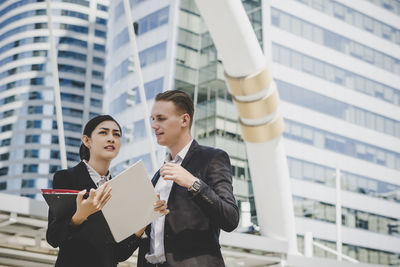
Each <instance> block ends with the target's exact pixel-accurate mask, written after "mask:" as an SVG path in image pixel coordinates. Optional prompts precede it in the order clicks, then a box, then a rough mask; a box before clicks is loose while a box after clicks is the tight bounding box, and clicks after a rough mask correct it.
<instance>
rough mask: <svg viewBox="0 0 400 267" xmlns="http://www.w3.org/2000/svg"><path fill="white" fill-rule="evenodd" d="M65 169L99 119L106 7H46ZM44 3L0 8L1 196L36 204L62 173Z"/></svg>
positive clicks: (82, 0) (26, 1) (73, 3)
mask: <svg viewBox="0 0 400 267" xmlns="http://www.w3.org/2000/svg"><path fill="white" fill-rule="evenodd" d="M51 8H52V11H51V12H52V14H51V15H52V21H53V32H54V38H55V44H56V50H57V55H58V57H57V63H58V70H59V82H60V87H61V101H62V111H63V119H64V131H65V142H66V150H67V160H68V166H72V165H74V164H75V163H77V162H78V161H79V155H78V148H79V145H80V136H81V132H82V124H84V123H85V122H86V121H87V120H88V119H89V118H90V117H92V116H94V115H96V114H99V113H101V110H102V97H103V72H104V55H105V38H106V24H107V19H108V13H107V12H108V1H97V0H96V1H86V0H55V1H52V3H51ZM47 21H48V19H47V14H46V2H45V1H43V0H16V1H14V0H10V1H4V0H1V1H0V191H1V192H5V193H11V194H20V195H23V196H29V197H32V198H35V197H36V196H39V195H37V193H39V189H40V188H47V187H49V186H51V180H52V173H54V172H55V171H56V170H57V169H59V168H60V165H61V163H60V152H59V145H58V134H57V124H56V116H55V106H54V91H53V78H52V72H53V70H52V67H51V64H50V63H51V62H50V58H49V57H50V53H49V49H50V44H49V32H48V23H47Z"/></svg>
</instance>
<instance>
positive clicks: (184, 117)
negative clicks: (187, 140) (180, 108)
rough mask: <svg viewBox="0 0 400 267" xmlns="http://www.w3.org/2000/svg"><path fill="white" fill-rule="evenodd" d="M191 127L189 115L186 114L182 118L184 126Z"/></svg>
mask: <svg viewBox="0 0 400 267" xmlns="http://www.w3.org/2000/svg"><path fill="white" fill-rule="evenodd" d="M189 125H190V116H189V114H187V113H185V114H183V116H182V126H184V127H186V126H189Z"/></svg>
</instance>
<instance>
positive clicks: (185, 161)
mask: <svg viewBox="0 0 400 267" xmlns="http://www.w3.org/2000/svg"><path fill="white" fill-rule="evenodd" d="M198 146H199V144H198V143H197V142H196V140H194V139H193V142H192V144H191V145H190V147H189V150H188V152H187V153H186V156H185V158H184V159H183V161H182V164H181V166H182V167H183V168H185V169H186V167H187V165H188V164H189V162H190V159H191V158H192V156H193V155H194V152H195V151H196V149H197V147H198ZM177 186H178V185H177V184H176V183H174V184H173V185H172V188H171V192H170V194H169V197H168V203H169V202H170V201H169V200H170V198H171V196H172V195H173V192H174V191H175V189H176V187H177Z"/></svg>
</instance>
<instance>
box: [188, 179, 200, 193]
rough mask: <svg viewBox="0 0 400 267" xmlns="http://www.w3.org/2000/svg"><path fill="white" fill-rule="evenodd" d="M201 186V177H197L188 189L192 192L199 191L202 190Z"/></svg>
mask: <svg viewBox="0 0 400 267" xmlns="http://www.w3.org/2000/svg"><path fill="white" fill-rule="evenodd" d="M200 187H201V182H200V179H199V178H196V177H195V180H194V182H193V183H192V185H191V186H190V187H189V188H188V191H189V192H191V193H197V192H199V191H200Z"/></svg>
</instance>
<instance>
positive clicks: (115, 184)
mask: <svg viewBox="0 0 400 267" xmlns="http://www.w3.org/2000/svg"><path fill="white" fill-rule="evenodd" d="M109 185H111V187H112V190H111V198H110V200H109V201H108V202H107V203H106V204H105V205H104V207H103V209H102V212H103V215H104V218H105V219H106V221H107V223H108V226H109V227H110V230H111V233H112V234H113V236H114V239H115V241H116V242H120V241H122V240H124V239H125V238H127V237H128V236H130V235H132V234H134V233H136V232H137V231H138V230H140V229H141V228H143V227H144V226H146V225H148V224H149V223H151V222H152V221H154V220H155V219H157V218H159V217H161V213H160V212H155V211H154V205H153V204H154V203H155V202H156V201H157V200H158V198H157V194H156V192H155V190H154V187H153V185H152V184H151V181H150V179H149V177H148V175H147V172H146V169H145V167H144V165H143V162H142V161H138V162H136V163H135V164H133V165H131V166H130V167H129V168H127V169H126V170H124V171H123V172H121V173H120V174H119V175H117V176H116V177H114V178H113V179H111V180H110V182H109Z"/></svg>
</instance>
